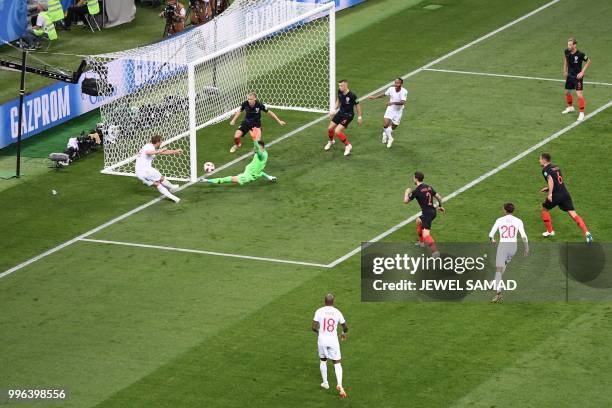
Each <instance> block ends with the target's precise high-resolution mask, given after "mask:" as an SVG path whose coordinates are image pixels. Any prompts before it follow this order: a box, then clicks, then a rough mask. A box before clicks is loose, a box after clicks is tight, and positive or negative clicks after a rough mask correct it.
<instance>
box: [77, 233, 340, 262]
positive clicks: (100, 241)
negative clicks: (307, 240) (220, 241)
mask: <svg viewBox="0 0 612 408" xmlns="http://www.w3.org/2000/svg"><path fill="white" fill-rule="evenodd" d="M79 241H81V242H93V243H98V244H107V245H122V246H129V247H137V248H149V249H161V250H164V251H175V252H187V253H191V254H201V255H213V256H224V257H227V258H240V259H249V260H252V261H264V262H274V263H284V264H291V265H302V266H314V267H317V268H327V267H328V266H327V265H324V264H320V263H315V262H305V261H292V260H289V259H277V258H265V257H261V256H250V255H240V254H228V253H224V252H215V251H204V250H200V249H189V248H176V247H168V246H161V245H150V244H139V243H136V242H123V241H109V240H105V239H91V238H81V239H80V240H79Z"/></svg>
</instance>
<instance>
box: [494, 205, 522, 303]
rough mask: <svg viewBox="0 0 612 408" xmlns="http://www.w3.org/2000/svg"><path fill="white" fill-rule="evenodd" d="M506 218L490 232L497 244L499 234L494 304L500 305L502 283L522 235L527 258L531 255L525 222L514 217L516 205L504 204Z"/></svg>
mask: <svg viewBox="0 0 612 408" xmlns="http://www.w3.org/2000/svg"><path fill="white" fill-rule="evenodd" d="M503 208H504V216H503V217H500V218H498V219H497V220H496V221H495V224H493V228H491V232H489V239H490V240H491V242H492V243H495V234H496V233H498V232H499V244H498V245H497V255H496V257H495V292H496V293H495V297H494V298H493V300H492V302H494V303H498V302H501V300H502V291H501V287H500V282H501V279H502V275H503V273H504V272H505V271H506V266H507V265H508V264H509V263H510V261H511V260H512V258H513V257H514V255H515V254H516V238H517V235H518V234H521V238H522V239H523V244H524V248H525V256H527V255H529V240H528V239H527V234H526V233H525V227H524V226H523V221H521V220H520V219H519V218H517V217H515V216H514V215H512V213H513V212H514V204H512V203H506V204H504V207H503Z"/></svg>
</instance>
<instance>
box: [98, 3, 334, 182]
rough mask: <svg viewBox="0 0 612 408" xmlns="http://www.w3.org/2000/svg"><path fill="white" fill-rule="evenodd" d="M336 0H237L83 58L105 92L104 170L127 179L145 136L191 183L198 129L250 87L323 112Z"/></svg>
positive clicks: (330, 99) (225, 113)
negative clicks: (144, 42) (202, 20)
mask: <svg viewBox="0 0 612 408" xmlns="http://www.w3.org/2000/svg"><path fill="white" fill-rule="evenodd" d="M334 4H335V3H334V1H331V2H327V1H324V2H321V1H304V0H302V1H298V0H236V1H234V2H233V3H232V5H231V6H230V7H229V8H228V9H227V10H226V11H225V12H224V13H223V14H221V15H220V16H218V17H217V18H215V19H214V20H212V21H210V22H209V23H206V24H204V25H202V26H199V27H196V28H193V29H191V30H188V31H186V32H184V33H182V34H180V35H177V36H174V37H171V38H169V39H167V40H165V41H162V42H160V43H157V44H153V45H148V46H144V47H141V48H136V49H132V50H126V51H121V52H115V53H111V54H102V55H94V56H91V57H89V63H90V66H91V68H92V70H91V72H90V73H89V74H88V75H89V76H90V77H92V78H94V79H96V82H97V85H98V89H99V90H101V92H102V93H104V94H105V96H103V97H104V98H105V102H106V103H105V104H104V105H103V106H102V107H101V108H100V111H101V116H102V121H103V123H104V125H105V128H106V131H105V132H106V133H105V136H106V139H105V146H104V169H103V170H102V172H103V173H109V174H117V175H128V176H134V162H135V158H136V154H137V152H138V151H139V150H140V148H141V147H142V146H143V145H144V144H146V143H148V142H149V140H150V138H151V136H152V135H161V136H162V138H163V140H164V142H163V146H164V147H166V148H169V149H178V148H181V149H183V155H181V156H158V157H157V159H156V161H155V166H156V168H158V169H159V170H160V171H161V172H162V174H164V175H166V176H167V177H168V178H169V179H171V180H178V181H195V180H196V179H197V172H198V166H197V151H196V146H197V139H196V132H197V131H198V130H200V129H203V128H205V127H207V126H210V125H212V124H215V123H217V122H220V121H222V120H224V119H227V118H228V117H229V116H231V115H232V114H233V113H234V112H236V109H238V106H240V103H241V102H242V101H244V100H245V99H246V95H247V93H248V92H251V91H253V92H256V93H257V95H258V99H260V100H261V101H262V102H263V103H265V104H266V106H269V107H272V108H277V109H291V110H300V111H309V112H329V111H330V110H331V109H332V108H333V106H334V104H335V49H334V43H335V28H334V27H335V17H334Z"/></svg>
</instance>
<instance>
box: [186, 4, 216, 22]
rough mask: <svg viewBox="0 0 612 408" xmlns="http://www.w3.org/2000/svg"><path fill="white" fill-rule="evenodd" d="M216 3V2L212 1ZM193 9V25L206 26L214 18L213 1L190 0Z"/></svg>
mask: <svg viewBox="0 0 612 408" xmlns="http://www.w3.org/2000/svg"><path fill="white" fill-rule="evenodd" d="M212 1H214V0H212ZM189 7H190V8H191V24H193V25H196V26H197V25H200V24H204V23H205V22H207V21H208V20H210V19H211V18H212V5H211V0H189Z"/></svg>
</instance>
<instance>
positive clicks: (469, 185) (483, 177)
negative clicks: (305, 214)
mask: <svg viewBox="0 0 612 408" xmlns="http://www.w3.org/2000/svg"><path fill="white" fill-rule="evenodd" d="M610 106H612V100H610V101H608V103H606V104H604V105H602V106H600V107H599V108H597V109H596V110H594V111H593V112H591V113H589V114H588V115H586V116H585V117H584V121H586V120H588V119H591V118H592V117H593V116H595V115H597V114H598V113H601V112H603V111H604V110H606V109H608V108H609V107H610ZM584 121H582V122H578V121H575V122H573V123H572V124H570V125H568V126H566V127H564V128H563V129H561V130H559V131H557V132H555V133H553V134H552V135H550V136H548V137H547V138H546V139H544V140H541V141H540V142H538V143H536V144H534V145H533V146H531V147H530V148H528V149H527V150H524V151H522V152H521V153H519V154H517V155H516V156H514V157H512V158H511V159H509V160H507V161H505V162H503V163H502V164H500V165H499V166H497V167H495V168H494V169H492V170H490V171H488V172H486V173H484V174H483V175H481V176H480V177H477V178H475V179H474V180H472V181H470V182H469V183H467V184H466V185H464V186H463V187H460V188H458V189H457V190H455V191H453V192H452V193H450V194H448V195H447V196H445V197H444V202H447V201H449V200H451V199H453V198H455V197H457V196H458V195H459V194H461V193H463V192H464V191H466V190H469V189H470V188H472V187H474V186H475V185H477V184H480V183H482V182H483V181H485V180H486V179H488V178H489V177H491V176H493V175H495V174H497V173H499V172H500V171H502V170H503V169H505V168H506V167H508V166H510V165H512V164H514V163H516V162H517V161H519V160H521V159H522V158H523V157H525V156H527V155H528V154H530V153H532V152H534V151H535V150H537V149H539V148H540V147H542V146H544V145H546V144H547V143H549V142H551V141H553V140H555V139H557V138H558V137H560V136H562V135H564V134H565V133H567V132H569V131H570V130H572V129H573V128H575V127H576V126H578V125H580V124H581V123H584ZM420 215H421V212H418V213H416V214H414V215H412V216H411V217H409V218H407V219H405V220H404V221H402V222H400V223H398V224H396V225H394V226H393V227H391V228H389V229H388V230H386V231H385V232H383V233H381V234H379V235H377V236H375V237H374V238H372V239H371V240H369V241H368V244H371V243H374V242H378V241H380V240H382V239H383V238H385V237H387V236H389V235H391V234H393V233H394V232H396V231H397V230H399V229H401V228H403V227H405V226H406V225H408V224H410V223H411V222H413V221H414V220H416V219H417V218H418V217H419V216H420ZM366 245H367V244H366ZM360 251H361V246H359V247H357V248H355V249H353V250H352V251H350V252H347V253H346V254H344V255H342V256H341V257H340V258H338V259H336V260H335V261H332V262H331V263H329V264H328V265H327V267H328V268H333V267H334V266H336V265H338V264H340V263H342V262H344V261H346V260H347V259H349V258H350V257H352V256H353V255H356V254H358V253H359V252H360Z"/></svg>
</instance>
